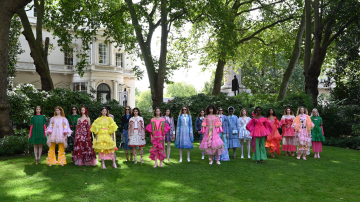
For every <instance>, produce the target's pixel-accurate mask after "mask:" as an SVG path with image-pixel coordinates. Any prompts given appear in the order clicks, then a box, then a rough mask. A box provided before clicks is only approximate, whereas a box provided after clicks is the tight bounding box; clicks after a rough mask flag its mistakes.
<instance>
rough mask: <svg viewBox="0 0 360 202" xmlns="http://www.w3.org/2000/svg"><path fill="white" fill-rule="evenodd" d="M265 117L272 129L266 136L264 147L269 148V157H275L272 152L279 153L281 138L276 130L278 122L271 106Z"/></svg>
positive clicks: (278, 125)
mask: <svg viewBox="0 0 360 202" xmlns="http://www.w3.org/2000/svg"><path fill="white" fill-rule="evenodd" d="M266 118H267V120H268V121H270V123H271V125H272V131H271V134H270V135H268V136H267V137H266V142H265V147H266V148H270V149H269V152H270V153H271V157H273V158H275V156H274V152H276V153H277V154H279V155H280V147H281V146H280V142H281V139H282V137H281V135H280V133H279V131H278V128H280V122H279V120H278V119H277V118H276V114H275V111H274V109H273V108H270V109H269V110H268V112H267V114H266Z"/></svg>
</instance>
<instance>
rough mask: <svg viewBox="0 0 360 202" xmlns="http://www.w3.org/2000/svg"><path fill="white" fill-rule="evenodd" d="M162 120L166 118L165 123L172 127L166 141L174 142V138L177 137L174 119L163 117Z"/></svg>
mask: <svg viewBox="0 0 360 202" xmlns="http://www.w3.org/2000/svg"><path fill="white" fill-rule="evenodd" d="M162 118H164V119H165V123H166V124H168V125H169V126H170V130H169V131H168V132H167V133H166V135H165V141H166V142H168V141H173V139H172V136H173V135H175V124H174V117H171V118H170V117H168V116H163V117H162Z"/></svg>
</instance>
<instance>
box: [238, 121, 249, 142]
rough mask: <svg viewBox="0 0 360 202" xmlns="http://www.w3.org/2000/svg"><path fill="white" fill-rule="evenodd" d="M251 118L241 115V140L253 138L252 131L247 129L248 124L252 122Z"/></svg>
mask: <svg viewBox="0 0 360 202" xmlns="http://www.w3.org/2000/svg"><path fill="white" fill-rule="evenodd" d="M250 120H251V118H250V117H246V119H245V120H244V119H243V118H242V117H239V128H240V133H239V139H240V140H245V141H250V140H251V139H252V137H251V136H250V131H248V130H247V129H246V125H247V124H248V123H249V122H250Z"/></svg>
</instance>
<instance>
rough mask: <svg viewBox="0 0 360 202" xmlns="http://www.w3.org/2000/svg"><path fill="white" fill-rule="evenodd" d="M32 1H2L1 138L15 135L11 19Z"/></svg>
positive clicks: (0, 64) (0, 43) (0, 36)
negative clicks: (10, 69) (10, 79)
mask: <svg viewBox="0 0 360 202" xmlns="http://www.w3.org/2000/svg"><path fill="white" fill-rule="evenodd" d="M30 2H31V0H12V1H9V0H0V5H1V12H0V47H1V48H0V117H1V118H0V138H2V137H4V136H5V135H13V134H14V131H13V129H12V126H11V124H10V117H9V111H10V104H9V100H8V96H7V69H8V54H9V31H10V24H11V18H12V17H13V16H14V14H15V13H16V11H17V10H18V9H19V8H21V7H24V6H26V5H27V4H28V3H30Z"/></svg>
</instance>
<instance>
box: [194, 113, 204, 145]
mask: <svg viewBox="0 0 360 202" xmlns="http://www.w3.org/2000/svg"><path fill="white" fill-rule="evenodd" d="M203 121H204V117H197V118H196V120H195V130H196V132H200V134H199V135H200V136H199V140H200V142H201V141H202V139H203V137H204V134H203V133H202V132H201V124H202V122H203Z"/></svg>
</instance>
